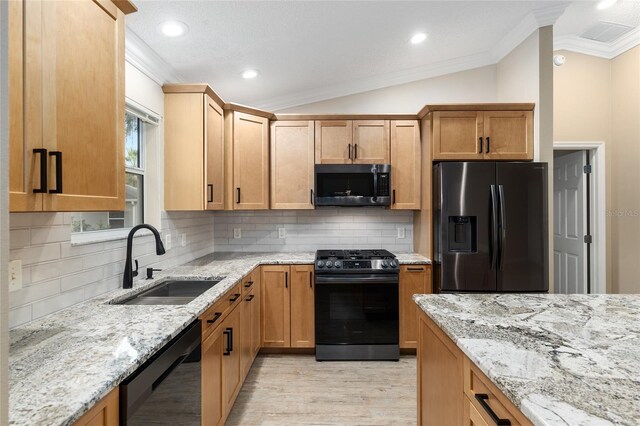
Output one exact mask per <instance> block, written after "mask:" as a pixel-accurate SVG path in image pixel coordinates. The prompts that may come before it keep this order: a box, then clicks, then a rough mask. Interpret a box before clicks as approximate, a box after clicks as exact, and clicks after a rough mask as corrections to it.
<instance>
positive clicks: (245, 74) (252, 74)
mask: <svg viewBox="0 0 640 426" xmlns="http://www.w3.org/2000/svg"><path fill="white" fill-rule="evenodd" d="M257 76H258V71H256V70H246V71H244V72H243V73H242V78H256V77H257Z"/></svg>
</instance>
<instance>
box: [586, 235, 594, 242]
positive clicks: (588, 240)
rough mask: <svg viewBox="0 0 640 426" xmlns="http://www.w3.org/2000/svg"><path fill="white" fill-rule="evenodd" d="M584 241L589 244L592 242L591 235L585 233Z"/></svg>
mask: <svg viewBox="0 0 640 426" xmlns="http://www.w3.org/2000/svg"><path fill="white" fill-rule="evenodd" d="M584 242H585V243H586V244H591V243H593V236H591V235H585V236H584Z"/></svg>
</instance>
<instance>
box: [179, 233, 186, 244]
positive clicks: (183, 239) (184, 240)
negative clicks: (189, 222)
mask: <svg viewBox="0 0 640 426" xmlns="http://www.w3.org/2000/svg"><path fill="white" fill-rule="evenodd" d="M180 243H181V244H182V247H186V246H187V234H182V241H181V242H180Z"/></svg>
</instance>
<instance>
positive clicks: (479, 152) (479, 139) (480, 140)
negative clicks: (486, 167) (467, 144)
mask: <svg viewBox="0 0 640 426" xmlns="http://www.w3.org/2000/svg"><path fill="white" fill-rule="evenodd" d="M478 142H479V143H480V150H479V151H478V154H482V138H481V137H480V138H478Z"/></svg>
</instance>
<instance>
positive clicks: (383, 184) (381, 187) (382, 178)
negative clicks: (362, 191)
mask: <svg viewBox="0 0 640 426" xmlns="http://www.w3.org/2000/svg"><path fill="white" fill-rule="evenodd" d="M376 195H377V196H378V197H388V196H389V173H380V174H379V175H378V193H377V194H376Z"/></svg>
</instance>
